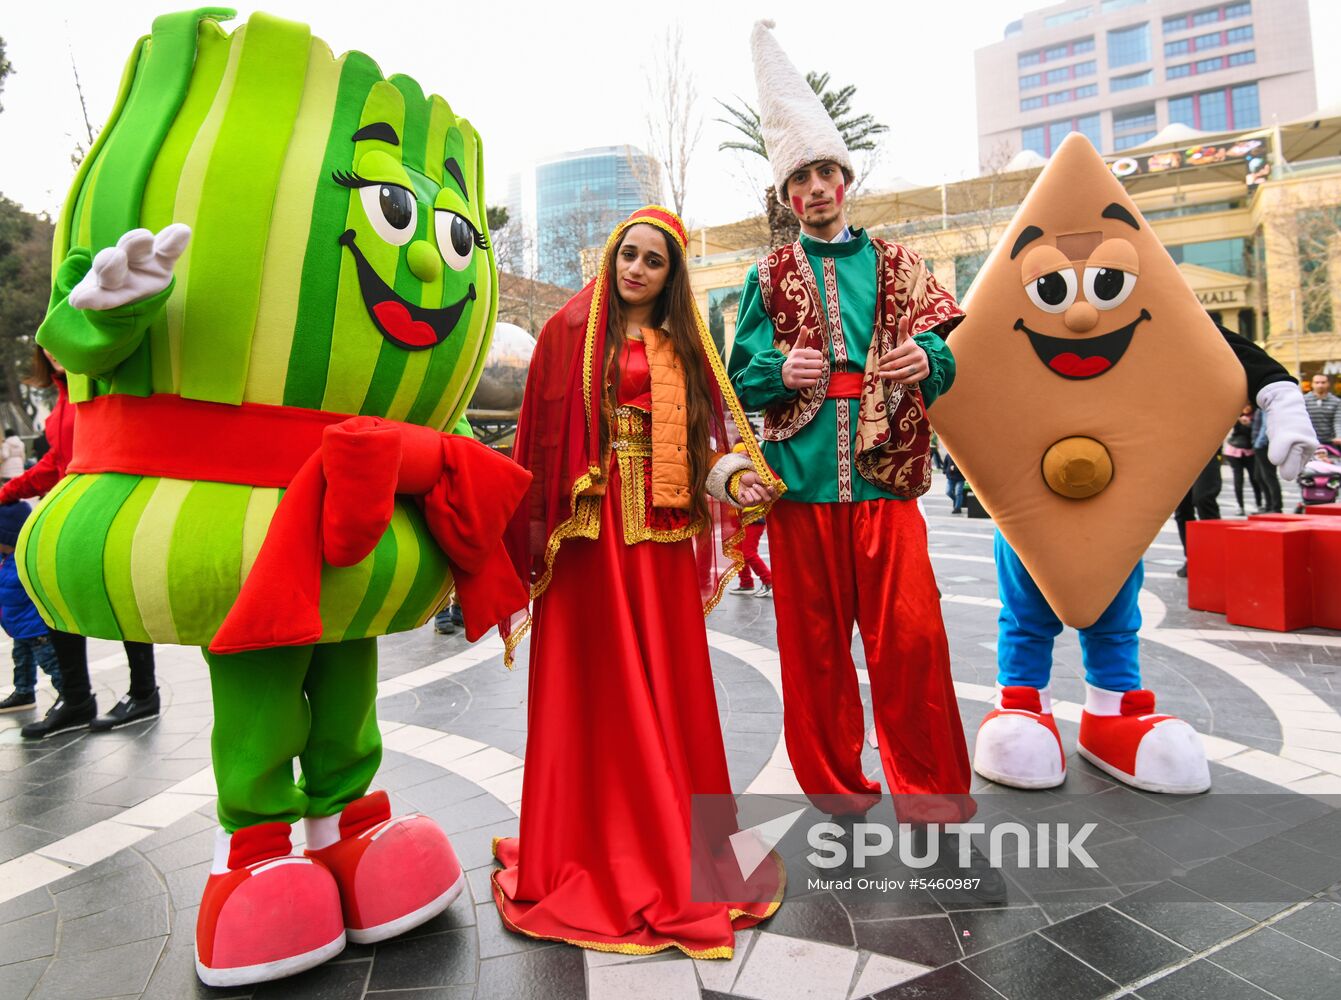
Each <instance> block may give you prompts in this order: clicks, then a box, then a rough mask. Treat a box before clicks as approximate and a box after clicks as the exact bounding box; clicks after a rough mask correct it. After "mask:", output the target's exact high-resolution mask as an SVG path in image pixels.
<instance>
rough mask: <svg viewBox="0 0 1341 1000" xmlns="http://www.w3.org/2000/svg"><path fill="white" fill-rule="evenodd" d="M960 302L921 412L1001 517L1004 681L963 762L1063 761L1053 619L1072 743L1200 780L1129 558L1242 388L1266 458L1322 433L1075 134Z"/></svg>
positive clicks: (1292, 451)
mask: <svg viewBox="0 0 1341 1000" xmlns="http://www.w3.org/2000/svg"><path fill="white" fill-rule="evenodd" d="M965 311H966V313H967V318H966V319H965V320H964V322H963V323H962V324H961V325H960V326H959V327H957V328H956V329H955V331H954V332H953V333H952V334H951V335H950V338H949V341H948V342H949V345H950V349H951V351H953V353H954V355H955V361H956V369H957V376H956V379H955V385H954V387H953V388H952V389H951V391H950V392H948V393H947V394H946V395H944V396H943V397H941V398H940V399H939V400H937V402H936V403H935V405H934V406H933V407H932V408H931V410H930V417H931V421H932V424H933V425H934V426H935V427H936V429H937V431H939V433H940V435H941V439H942V440H943V441H944V442H945V444H946V447H947V448H948V449H949V450H950V453H951V454H952V455H953V456H954V459H955V461H956V462H957V463H958V464H959V466H960V468H961V469H962V470H963V471H964V473H965V475H966V476H967V478H968V480H969V481H970V482H971V483H972V484H973V488H974V491H975V492H976V493H977V494H978V496H979V497H980V498H981V499H982V502H983V505H984V506H985V507H986V508H987V509H988V511H990V512H991V514H992V517H993V518H994V519H995V521H996V524H997V527H998V529H999V530H998V533H997V536H996V564H997V578H998V583H999V586H1000V593H1001V602H1002V609H1001V615H1000V621H999V626H1000V627H999V640H998V643H997V664H998V678H997V679H998V694H997V702H996V706H995V709H994V711H992V712H990V713H988V715H987V717H986V718H985V719H984V720H983V723H982V725H981V727H980V728H979V730H978V737H977V741H976V745H975V747H974V758H973V763H974V767H975V768H976V769H977V770H978V772H979V773H981V774H982V775H983V776H984V777H987V778H990V779H992V780H993V781H998V782H1001V783H1002V784H1008V785H1014V786H1017V787H1021V788H1050V787H1054V786H1056V785H1059V784H1061V783H1062V781H1063V780H1064V779H1065V777H1066V756H1065V752H1064V751H1063V749H1062V743H1061V738H1060V736H1059V735H1058V732H1057V726H1056V722H1055V721H1054V719H1053V714H1052V699H1051V691H1050V684H1051V680H1052V644H1053V640H1054V638H1055V637H1056V636H1057V634H1058V633H1059V632H1060V631H1061V629H1062V625H1063V623H1065V624H1067V625H1070V626H1072V627H1074V628H1076V629H1078V630H1079V631H1080V646H1081V651H1082V654H1083V659H1084V667H1085V682H1086V683H1085V709H1084V712H1083V713H1082V715H1081V722H1080V739H1079V750H1080V753H1081V755H1082V756H1084V757H1085V758H1086V759H1087V760H1089V761H1091V762H1092V763H1093V764H1095V765H1096V766H1097V767H1099V768H1101V769H1102V770H1104V771H1105V772H1107V773H1108V774H1110V775H1112V776H1113V777H1115V778H1118V779H1119V780H1121V781H1124V782H1126V783H1128V784H1131V785H1134V786H1136V787H1138V788H1143V789H1147V790H1150V791H1158V792H1173V793H1190V792H1199V791H1205V790H1206V789H1207V788H1208V787H1209V786H1210V772H1209V768H1208V766H1207V763H1206V757H1205V751H1204V749H1203V747H1202V743H1201V738H1200V737H1199V736H1198V735H1197V733H1196V732H1195V730H1193V728H1192V727H1191V726H1190V725H1188V724H1187V723H1186V722H1184V721H1182V720H1181V719H1177V718H1175V717H1173V716H1171V715H1167V714H1162V713H1158V712H1156V710H1155V696H1154V693H1153V692H1151V691H1150V690H1147V689H1145V688H1144V686H1143V685H1142V682H1141V669H1140V662H1139V657H1138V652H1139V643H1138V638H1137V632H1138V630H1139V628H1140V622H1141V618H1140V611H1139V609H1138V607H1137V596H1138V594H1139V592H1140V589H1141V582H1142V579H1143V577H1142V566H1141V557H1142V555H1143V554H1144V552H1145V550H1146V548H1147V547H1148V546H1149V544H1150V543H1151V542H1152V541H1153V540H1154V538H1155V536H1156V534H1157V533H1158V531H1159V529H1160V527H1161V526H1163V524H1164V523H1165V522H1166V521H1167V520H1168V517H1169V514H1170V512H1171V511H1172V510H1173V509H1174V507H1175V506H1177V504H1178V501H1179V499H1180V498H1181V497H1182V496H1183V494H1184V493H1185V492H1186V490H1187V488H1188V487H1189V486H1190V485H1191V483H1192V481H1193V479H1194V478H1195V477H1196V475H1197V473H1198V472H1200V471H1201V470H1202V469H1203V468H1204V467H1205V465H1206V463H1207V460H1208V459H1209V458H1210V457H1211V456H1213V455H1214V454H1215V452H1216V449H1217V447H1218V446H1219V444H1220V442H1221V440H1222V439H1223V437H1224V434H1225V431H1226V429H1227V428H1228V427H1230V426H1231V425H1232V424H1233V422H1234V419H1235V417H1236V415H1237V414H1238V413H1239V411H1240V409H1241V408H1242V407H1243V405H1244V403H1245V402H1247V401H1248V400H1249V399H1255V400H1256V401H1257V403H1258V405H1259V406H1261V407H1263V409H1265V411H1266V419H1267V423H1268V434H1269V435H1270V438H1271V451H1270V456H1271V459H1272V461H1273V462H1275V463H1277V464H1279V465H1281V466H1282V468H1281V473H1282V475H1284V476H1285V477H1286V478H1292V476H1293V475H1294V474H1297V471H1298V466H1299V462H1300V458H1301V456H1302V455H1303V454H1306V453H1307V451H1308V449H1309V447H1310V440H1311V438H1312V434H1311V433H1310V431H1309V428H1308V422H1307V418H1306V415H1305V414H1304V413H1303V412H1302V402H1301V400H1300V396H1299V392H1298V388H1297V386H1296V385H1295V384H1294V383H1293V381H1292V380H1291V379H1290V376H1289V373H1288V372H1286V371H1285V370H1284V369H1283V368H1281V367H1280V366H1279V365H1278V364H1276V363H1275V362H1274V361H1272V360H1271V359H1270V358H1269V357H1268V356H1267V355H1266V354H1264V353H1263V352H1262V351H1261V350H1260V349H1258V348H1256V347H1255V345H1253V344H1251V343H1249V342H1247V341H1246V340H1243V338H1240V337H1238V336H1237V335H1234V334H1229V333H1227V332H1226V331H1221V330H1217V329H1216V326H1215V324H1214V323H1213V322H1212V320H1211V318H1210V316H1209V315H1207V313H1206V311H1205V310H1204V309H1203V308H1202V307H1201V306H1200V304H1199V303H1198V302H1197V298H1196V295H1195V294H1194V293H1193V291H1192V289H1191V288H1190V287H1188V285H1187V282H1186V281H1185V280H1184V279H1183V277H1182V275H1181V274H1180V273H1179V271H1178V268H1177V266H1176V265H1175V264H1174V262H1173V260H1172V259H1171V258H1170V256H1169V254H1168V252H1167V251H1166V250H1165V249H1164V247H1163V246H1162V245H1161V244H1160V242H1159V240H1158V238H1157V237H1156V236H1155V234H1154V233H1153V232H1152V231H1151V229H1150V225H1149V223H1147V222H1146V221H1145V220H1144V219H1143V218H1141V215H1140V212H1139V211H1138V210H1137V208H1136V205H1135V204H1134V203H1133V202H1132V200H1131V199H1130V198H1129V197H1128V195H1127V193H1126V191H1125V190H1124V189H1123V187H1122V185H1121V183H1119V182H1118V180H1117V179H1116V178H1115V177H1114V176H1113V175H1112V173H1111V172H1110V171H1109V170H1108V168H1107V165H1106V164H1105V163H1104V161H1103V159H1102V158H1101V157H1100V156H1099V154H1098V153H1097V152H1095V150H1094V147H1093V146H1091V145H1090V144H1089V142H1088V141H1087V140H1086V139H1085V138H1084V137H1083V136H1080V135H1074V134H1073V135H1071V136H1069V137H1068V138H1067V139H1066V140H1065V141H1064V142H1063V143H1062V145H1061V146H1060V147H1059V149H1058V150H1057V152H1056V153H1055V154H1054V155H1053V157H1052V159H1051V161H1049V163H1048V165H1047V167H1046V168H1045V169H1044V170H1043V172H1042V173H1041V174H1040V175H1039V177H1038V180H1037V181H1036V182H1035V184H1034V187H1033V189H1032V190H1031V191H1030V193H1029V195H1028V197H1027V198H1026V199H1025V200H1024V203H1023V204H1022V205H1021V206H1020V210H1019V212H1018V213H1017V214H1016V216H1015V219H1014V220H1013V221H1012V222H1011V224H1010V226H1009V227H1007V230H1006V234H1005V237H1004V239H1003V240H1002V242H1001V243H1000V244H999V245H998V246H997V247H996V248H995V250H994V251H993V252H992V255H991V256H990V257H989V258H988V261H987V263H986V264H985V265H984V267H983V270H982V272H981V273H980V274H979V275H978V278H977V280H976V281H975V282H974V285H973V287H972V288H971V289H970V291H969V295H968V297H967V298H966V300H965ZM1245 376H1246V379H1245ZM1006 407H1009V408H1010V412H1013V413H1014V416H1013V417H1012V418H1011V419H1008V420H1003V419H1001V416H1002V413H1003V412H1007V411H1006Z"/></svg>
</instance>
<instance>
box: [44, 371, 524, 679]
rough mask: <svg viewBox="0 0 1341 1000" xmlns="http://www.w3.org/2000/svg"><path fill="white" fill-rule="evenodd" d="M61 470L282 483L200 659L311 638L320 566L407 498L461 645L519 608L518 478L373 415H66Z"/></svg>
mask: <svg viewBox="0 0 1341 1000" xmlns="http://www.w3.org/2000/svg"><path fill="white" fill-rule="evenodd" d="M77 412H78V414H79V416H78V420H77V423H76V425H75V426H76V434H75V448H74V458H73V460H72V461H71V463H70V471H71V472H126V473H132V474H135V475H143V476H166V477H169V478H174V479H188V480H206V481H212V482H224V483H240V484H245V485H252V486H275V487H285V492H284V496H283V497H282V498H281V499H280V502H279V506H278V508H276V510H275V516H274V517H273V518H272V520H271V522H270V527H269V530H268V531H267V533H266V537H265V541H264V542H263V543H262V545H261V550H260V552H259V553H258V555H257V557H256V562H255V563H254V564H253V566H252V569H251V572H250V573H248V574H247V578H246V580H245V581H244V582H243V585H242V590H241V592H240V593H239V594H238V597H237V601H236V602H235V603H234V604H233V607H232V609H231V610H230V611H229V613H228V616H227V617H226V618H225V619H224V623H223V625H222V626H221V627H220V628H219V631H218V633H217V634H216V635H215V637H214V640H213V642H211V643H210V650H211V652H215V653H238V652H243V651H246V650H252V649H264V648H267V647H270V646H299V645H306V644H308V643H313V642H316V641H317V640H318V639H319V638H321V633H322V625H321V613H320V603H321V567H322V564H323V562H325V563H328V564H330V565H332V566H352V565H354V564H355V563H357V562H359V561H360V560H362V559H363V558H364V557H366V556H367V555H368V554H369V553H371V552H372V550H373V549H374V548H375V547H376V545H377V543H378V541H379V540H380V539H381V538H382V535H383V534H384V533H385V532H386V530H387V527H388V526H389V525H390V523H391V515H392V512H393V511H394V509H395V498H396V495H397V494H401V495H406V496H410V497H413V498H414V499H415V501H416V502H417V503H418V504H419V506H420V507H421V509H422V510H423V512H424V518H425V520H426V522H427V524H428V529H429V531H430V533H431V534H432V535H433V538H434V540H436V541H437V543H438V545H439V546H440V547H441V549H442V551H443V552H444V553H445V554H446V556H447V559H448V562H449V563H450V565H451V568H452V575H453V577H454V579H455V582H456V590H457V595H458V598H459V599H460V601H461V611H462V614H463V616H464V618H465V622H466V635H467V637H468V638H470V639H471V641H474V639H476V638H479V637H480V636H482V635H484V633H485V632H486V631H488V629H489V628H491V627H492V626H493V625H494V624H495V623H497V622H499V621H501V620H503V619H505V618H507V617H508V616H510V615H512V614H514V613H516V612H517V611H520V610H521V609H522V608H524V607H525V606H526V603H527V593H526V588H525V586H524V585H523V583H522V582H521V580H520V578H519V577H518V576H517V574H516V572H515V571H514V570H513V568H512V563H511V561H510V560H509V559H508V557H507V553H506V552H505V551H504V549H503V544H502V538H503V531H504V529H505V528H506V527H507V524H508V521H509V520H510V519H511V516H512V512H513V510H515V509H516V507H517V505H518V504H519V503H520V502H521V500H522V498H523V497H524V496H525V494H526V490H527V487H528V485H529V483H530V480H531V474H530V473H529V472H527V471H526V470H524V469H522V468H521V467H520V466H518V465H516V464H515V463H514V462H512V461H510V460H509V459H507V458H505V457H503V456H502V455H499V454H498V453H497V452H495V451H493V450H491V449H490V448H487V447H485V446H484V445H482V444H480V443H479V442H478V441H474V440H472V439H470V438H466V437H461V436H460V435H453V434H442V433H439V432H438V431H435V430H432V429H431V428H428V427H421V426H418V425H415V424H405V423H399V422H397V421H394V420H385V419H382V418H381V417H350V416H346V415H344V414H338V413H325V412H323V411H320V410H304V409H299V408H297V407H286V406H266V405H261V404H256V403H244V404H241V405H238V406H233V405H229V404H223V403H207V402H201V401H199V400H189V399H182V398H180V397H178V396H171V395H155V396H148V397H139V396H123V395H116V396H102V397H98V398H96V399H93V400H90V401H88V402H86V403H80V404H79V405H78V410H77Z"/></svg>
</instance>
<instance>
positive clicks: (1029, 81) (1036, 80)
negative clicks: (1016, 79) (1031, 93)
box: [1020, 73, 1043, 90]
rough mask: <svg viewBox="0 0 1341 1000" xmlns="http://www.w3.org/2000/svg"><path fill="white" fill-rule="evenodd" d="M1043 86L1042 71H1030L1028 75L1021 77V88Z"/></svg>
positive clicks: (1030, 88)
mask: <svg viewBox="0 0 1341 1000" xmlns="http://www.w3.org/2000/svg"><path fill="white" fill-rule="evenodd" d="M1041 86H1043V74H1042V73H1030V74H1029V75H1028V76H1022V77H1020V89H1021V90H1032V89H1033V88H1034V87H1041Z"/></svg>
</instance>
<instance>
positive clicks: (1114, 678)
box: [995, 531, 1145, 691]
mask: <svg viewBox="0 0 1341 1000" xmlns="http://www.w3.org/2000/svg"><path fill="white" fill-rule="evenodd" d="M995 554H996V578H997V586H998V587H999V588H1000V593H1001V615H1000V617H999V618H998V619H997V626H998V635H997V646H996V663H997V681H998V682H999V683H1000V684H1001V685H1002V686H1003V687H1007V686H1011V685H1020V686H1023V687H1032V688H1045V687H1047V686H1048V683H1049V681H1050V680H1051V679H1052V642H1053V640H1054V639H1056V638H1057V636H1058V634H1059V633H1060V632H1061V631H1062V622H1061V619H1059V618H1058V617H1057V615H1056V614H1055V613H1054V612H1053V610H1052V608H1051V607H1049V605H1048V602H1047V601H1046V600H1044V599H1043V595H1042V593H1040V592H1039V589H1038V585H1037V584H1036V583H1034V581H1033V578H1032V577H1031V576H1030V575H1029V573H1028V571H1027V570H1026V569H1025V568H1024V563H1022V562H1020V557H1019V556H1017V555H1016V554H1015V550H1014V549H1012V548H1011V547H1010V546H1009V545H1008V544H1007V543H1006V540H1005V538H1003V537H1002V536H1001V532H1000V531H998V532H997V533H996V541H995ZM1144 579H1145V566H1144V564H1142V563H1139V562H1138V563H1137V564H1136V568H1135V569H1133V570H1132V571H1131V576H1129V577H1127V582H1126V583H1124V584H1123V585H1122V589H1121V590H1119V591H1118V594H1117V596H1116V597H1115V598H1113V603H1112V604H1110V605H1109V606H1108V608H1107V609H1106V610H1105V611H1104V613H1103V614H1102V615H1100V616H1099V620H1098V621H1096V622H1095V623H1094V624H1093V625H1091V626H1090V627H1089V628H1083V629H1081V630H1080V652H1081V658H1082V660H1083V661H1084V664H1085V680H1087V681H1088V682H1089V683H1090V684H1091V685H1093V686H1094V687H1098V688H1103V689H1104V690H1106V691H1135V690H1136V689H1137V688H1139V687H1140V686H1141V665H1140V660H1139V651H1138V642H1137V638H1136V633H1137V632H1138V631H1139V630H1140V628H1141V611H1140V609H1139V608H1138V607H1137V605H1136V599H1137V596H1138V595H1139V594H1140V592H1141V583H1142V581H1143V580H1144Z"/></svg>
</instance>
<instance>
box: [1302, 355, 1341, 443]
mask: <svg viewBox="0 0 1341 1000" xmlns="http://www.w3.org/2000/svg"><path fill="white" fill-rule="evenodd" d="M1312 385H1313V391H1312V392H1310V393H1309V394H1308V395H1307V396H1305V397H1304V409H1306V410H1307V411H1308V419H1309V420H1311V421H1312V422H1313V433H1315V434H1317V435H1318V440H1319V441H1321V442H1322V443H1323V444H1336V445H1341V399H1338V398H1337V396H1336V395H1335V394H1334V393H1333V392H1332V379H1331V376H1329V375H1324V374H1322V373H1321V372H1319V373H1318V374H1317V375H1314V376H1313V383H1312Z"/></svg>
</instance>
